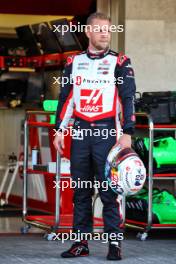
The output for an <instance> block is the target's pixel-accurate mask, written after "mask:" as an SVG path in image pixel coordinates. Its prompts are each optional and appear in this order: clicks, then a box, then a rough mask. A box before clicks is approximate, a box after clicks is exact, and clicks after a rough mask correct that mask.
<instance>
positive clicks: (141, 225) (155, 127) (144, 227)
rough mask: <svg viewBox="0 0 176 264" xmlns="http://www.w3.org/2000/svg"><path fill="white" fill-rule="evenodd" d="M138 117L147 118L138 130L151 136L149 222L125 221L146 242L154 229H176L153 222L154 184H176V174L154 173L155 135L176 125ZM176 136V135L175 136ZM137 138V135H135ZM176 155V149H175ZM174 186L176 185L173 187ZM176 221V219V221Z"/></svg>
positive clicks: (137, 126) (174, 128) (147, 116)
mask: <svg viewBox="0 0 176 264" xmlns="http://www.w3.org/2000/svg"><path fill="white" fill-rule="evenodd" d="M136 116H137V117H140V118H142V119H143V118H145V119H146V118H147V120H148V121H147V122H148V123H147V124H138V122H137V124H136V129H137V130H138V131H139V132H143V131H146V132H148V134H149V135H148V136H149V151H148V161H149V162H148V175H147V176H148V177H147V185H148V212H147V222H141V221H137V220H131V219H127V218H126V219H125V225H126V226H127V227H130V228H136V229H138V230H140V232H139V233H138V234H137V238H139V239H140V240H146V238H147V236H148V233H149V231H150V230H152V229H176V224H169V223H168V224H160V223H157V224H156V223H153V220H152V207H153V187H154V186H153V183H154V181H157V180H171V181H173V182H174V183H175V180H176V172H167V173H154V172H153V160H154V158H153V148H154V133H155V131H162V132H163V131H169V132H170V131H175V133H176V124H154V122H153V120H152V117H151V116H150V115H149V114H147V113H136ZM175 135H176V134H175ZM135 136H136V135H135ZM175 154H176V149H175ZM173 186H174V185H173ZM175 209H176V208H175ZM175 220H176V219H175Z"/></svg>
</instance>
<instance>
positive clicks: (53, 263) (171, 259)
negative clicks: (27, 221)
mask: <svg viewBox="0 0 176 264" xmlns="http://www.w3.org/2000/svg"><path fill="white" fill-rule="evenodd" d="M21 226H23V223H22V221H21V219H20V218H14V217H10V218H6V217H2V218H1V219H0V264H11V263H12V264H13V263H14V264H20V263H26V264H59V263H83V264H84V263H92V264H95V263H100V264H101V263H115V261H107V260H106V259H105V257H106V254H107V244H105V243H101V242H100V241H90V242H89V248H90V252H91V255H90V256H89V257H82V258H75V259H62V258H60V253H61V252H62V251H63V250H65V249H67V248H68V247H70V245H71V244H72V243H71V242H70V241H66V242H65V243H64V244H63V243H62V242H61V241H46V240H45V239H44V238H43V231H42V230H40V229H36V228H31V229H30V231H29V234H25V235H22V234H20V232H19V230H20V227H21ZM9 232H11V233H9ZM136 233H137V232H136V231H131V230H128V231H127V232H126V235H125V237H126V239H125V241H123V260H122V261H120V262H118V263H121V264H141V263H144V264H166V263H168V264H175V263H176V232H175V231H171V230H170V231H167V230H163V231H161V230H160V231H159V230H158V231H155V232H154V231H152V233H150V234H149V237H148V239H147V240H146V241H139V240H137V239H136Z"/></svg>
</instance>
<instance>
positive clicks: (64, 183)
mask: <svg viewBox="0 0 176 264" xmlns="http://www.w3.org/2000/svg"><path fill="white" fill-rule="evenodd" d="M53 183H54V186H53V188H59V189H61V190H62V191H64V190H65V189H67V188H71V189H93V188H97V189H101V190H102V191H103V192H106V191H107V190H108V188H115V187H116V186H117V182H115V181H111V182H108V181H101V182H100V181H98V180H93V181H90V180H81V179H80V178H78V179H77V180H76V181H74V180H72V178H69V179H67V180H64V179H61V180H59V181H53Z"/></svg>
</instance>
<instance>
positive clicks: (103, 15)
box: [87, 12, 111, 25]
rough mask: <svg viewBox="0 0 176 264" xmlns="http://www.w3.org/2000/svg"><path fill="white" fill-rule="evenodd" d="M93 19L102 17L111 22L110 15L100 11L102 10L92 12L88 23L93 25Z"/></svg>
mask: <svg viewBox="0 0 176 264" xmlns="http://www.w3.org/2000/svg"><path fill="white" fill-rule="evenodd" d="M93 19H101V20H108V21H109V22H110V23H111V19H110V17H109V16H107V15H106V14H103V13H100V12H96V13H92V14H91V15H90V16H89V17H88V18H87V25H91V24H92V21H93Z"/></svg>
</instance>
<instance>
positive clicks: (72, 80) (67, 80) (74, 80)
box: [53, 67, 123, 85]
mask: <svg viewBox="0 0 176 264" xmlns="http://www.w3.org/2000/svg"><path fill="white" fill-rule="evenodd" d="M105 69H106V68H101V67H100V68H99V70H101V71H102V73H103V70H105ZM53 79H54V81H53V84H54V85H55V84H59V85H65V84H74V85H81V84H104V85H110V84H115V85H117V84H123V77H117V78H116V77H112V78H111V79H110V80H109V79H102V78H99V79H89V80H88V79H86V78H82V77H81V76H75V77H73V76H72V74H70V76H69V77H67V76H58V77H56V76H53Z"/></svg>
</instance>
